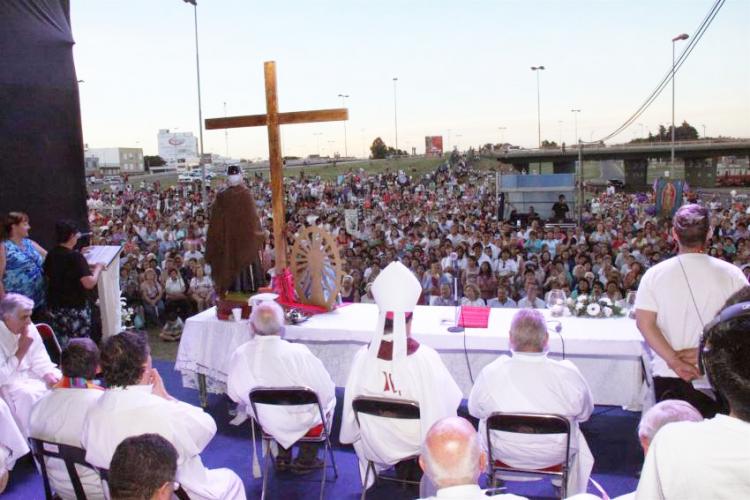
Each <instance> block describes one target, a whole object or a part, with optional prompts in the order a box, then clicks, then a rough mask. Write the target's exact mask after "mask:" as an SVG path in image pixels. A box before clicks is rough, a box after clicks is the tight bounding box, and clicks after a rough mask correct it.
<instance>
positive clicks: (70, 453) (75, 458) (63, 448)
mask: <svg viewBox="0 0 750 500" xmlns="http://www.w3.org/2000/svg"><path fill="white" fill-rule="evenodd" d="M29 447H30V448H31V453H32V454H33V455H34V458H35V459H36V461H37V463H38V464H39V468H40V469H41V471H42V480H43V482H44V497H45V498H46V499H47V500H52V499H54V498H57V496H56V495H53V494H52V488H51V487H50V484H49V476H48V475H47V464H46V463H45V461H44V457H48V458H57V459H60V460H62V461H63V462H65V468H66V469H68V475H69V476H70V482H71V483H72V484H73V491H75V494H76V498H77V499H79V500H85V499H86V494H85V493H84V491H83V485H82V484H81V478H80V477H78V470H77V469H76V464H78V465H82V466H84V467H88V468H89V469H91V470H93V471H95V472H98V470H97V468H96V467H94V466H93V465H91V464H90V463H88V462H87V461H86V450H84V449H83V448H78V447H77V446H70V445H67V444H61V443H54V442H52V441H44V440H42V439H36V438H32V437H30V438H29Z"/></svg>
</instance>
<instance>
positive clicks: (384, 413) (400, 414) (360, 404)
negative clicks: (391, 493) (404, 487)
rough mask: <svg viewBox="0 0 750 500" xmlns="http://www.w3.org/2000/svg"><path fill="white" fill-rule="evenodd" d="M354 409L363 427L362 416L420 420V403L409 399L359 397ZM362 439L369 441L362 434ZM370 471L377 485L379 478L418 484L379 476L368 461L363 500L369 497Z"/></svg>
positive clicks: (353, 402)
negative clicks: (368, 482) (360, 417)
mask: <svg viewBox="0 0 750 500" xmlns="http://www.w3.org/2000/svg"><path fill="white" fill-rule="evenodd" d="M352 408H353V409H354V417H355V418H356V419H357V425H359V426H360V430H361V429H362V426H361V424H360V422H359V416H360V414H364V415H370V416H373V417H381V418H393V419H399V420H419V418H420V414H419V403H417V402H416V401H410V400H407V399H391V398H380V397H374V396H357V397H356V398H354V400H353V401H352ZM362 439H363V440H364V441H367V435H366V434H365V433H362ZM418 457H419V455H418V454H417V455H412V456H410V457H403V458H402V460H410V459H413V458H418ZM370 470H372V473H373V474H374V475H375V482H376V483H377V480H378V478H380V479H383V480H385V481H394V482H397V483H402V484H415V485H418V484H419V483H418V482H415V481H409V480H406V479H398V478H395V477H389V476H385V475H382V476H378V472H377V470H376V469H375V464H374V463H373V462H372V460H369V459H368V460H367V469H365V478H364V480H363V486H362V497H361V498H362V499H363V500H364V499H365V498H366V496H367V479H368V478H369V477H370Z"/></svg>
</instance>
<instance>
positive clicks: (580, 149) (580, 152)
mask: <svg viewBox="0 0 750 500" xmlns="http://www.w3.org/2000/svg"><path fill="white" fill-rule="evenodd" d="M577 170H578V195H577V198H578V199H577V200H576V212H577V213H578V225H579V226H580V225H581V224H582V221H583V203H584V199H583V198H584V193H583V144H582V143H581V140H580V139H578V169H577Z"/></svg>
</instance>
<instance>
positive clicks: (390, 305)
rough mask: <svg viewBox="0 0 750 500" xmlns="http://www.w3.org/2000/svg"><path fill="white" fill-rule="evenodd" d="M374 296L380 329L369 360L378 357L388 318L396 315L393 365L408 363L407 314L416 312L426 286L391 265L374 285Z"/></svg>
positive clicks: (381, 273) (400, 268) (403, 270)
mask: <svg viewBox="0 0 750 500" xmlns="http://www.w3.org/2000/svg"><path fill="white" fill-rule="evenodd" d="M371 291H372V296H373V297H374V298H375V303H376V304H377V305H378V309H379V313H378V325H377V328H376V330H375V335H374V336H373V339H372V342H370V350H369V353H368V356H369V357H370V359H371V360H372V361H374V360H375V358H377V356H378V350H379V349H380V342H381V341H382V340H383V330H384V328H385V317H386V314H388V313H393V357H392V360H393V363H394V365H396V364H398V363H400V362H401V361H404V360H405V359H406V314H405V313H407V312H412V311H414V307H415V306H416V305H417V302H418V301H419V295H420V294H421V293H422V286H421V285H420V284H419V281H418V280H417V278H416V277H415V276H414V274H413V273H412V272H411V271H410V270H409V269H408V268H407V267H406V266H404V265H403V264H402V263H400V262H391V263H390V264H388V266H386V268H385V269H383V270H382V271H381V272H380V274H378V277H377V278H375V281H373V283H372V288H371Z"/></svg>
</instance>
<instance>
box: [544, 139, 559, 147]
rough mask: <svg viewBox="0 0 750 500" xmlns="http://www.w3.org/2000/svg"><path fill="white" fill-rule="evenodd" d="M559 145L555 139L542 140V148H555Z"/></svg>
mask: <svg viewBox="0 0 750 500" xmlns="http://www.w3.org/2000/svg"><path fill="white" fill-rule="evenodd" d="M559 147H560V146H558V145H557V143H556V142H555V141H548V140H547V139H544V140H543V141H542V149H555V148H559Z"/></svg>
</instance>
